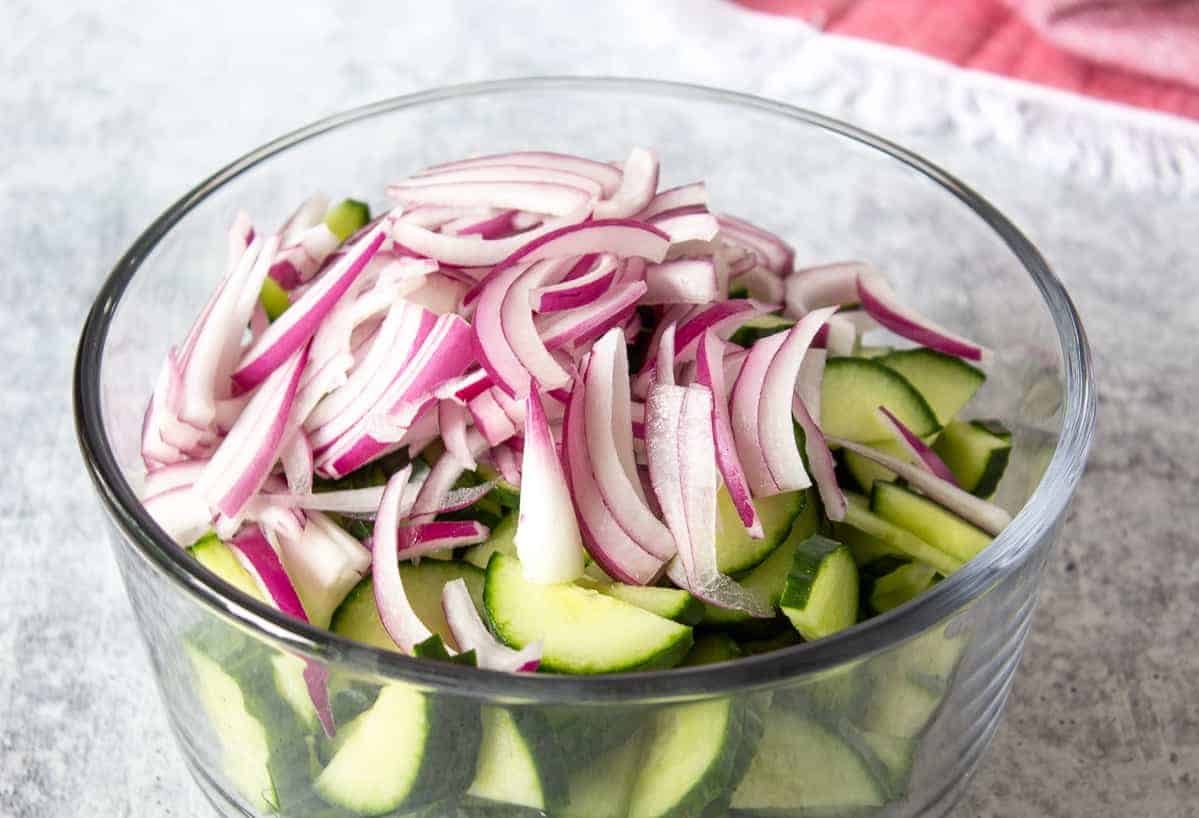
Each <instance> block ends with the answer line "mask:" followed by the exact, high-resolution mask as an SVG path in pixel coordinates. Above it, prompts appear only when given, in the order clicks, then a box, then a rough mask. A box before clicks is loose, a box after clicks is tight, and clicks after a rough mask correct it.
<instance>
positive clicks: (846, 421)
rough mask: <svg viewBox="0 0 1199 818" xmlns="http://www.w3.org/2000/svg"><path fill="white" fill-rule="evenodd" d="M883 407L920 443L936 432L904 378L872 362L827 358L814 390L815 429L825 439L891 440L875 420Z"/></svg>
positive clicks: (931, 418)
mask: <svg viewBox="0 0 1199 818" xmlns="http://www.w3.org/2000/svg"><path fill="white" fill-rule="evenodd" d="M879 406H886V407H887V408H888V409H889V410H891V412H892V413H894V415H895V416H896V417H897V418H899V419H900V420H901V421H903V423H904V425H905V426H907V427H908V428H909V429H911V430H912V431H913V432H914V433H915V434H917V435H919V436H920V437H925V436H927V435H931V434H935V433H936V432H937V430H938V429H940V424H939V423H938V422H937V416H936V414H935V413H934V412H933V410H932V408H931V407H930V406H929V405H928V402H927V401H926V400H925V399H924V397H923V396H922V395H921V394H920V393H919V392H918V391H917V390H916V388H915V387H914V386H912V384H911V383H909V382H908V380H907V379H906V378H904V377H903V376H902V375H900V374H899V373H898V372H896V371H895V370H893V369H890V368H889V367H886V366H884V365H883V364H881V363H879V362H878V361H877V360H873V359H868V358H846V357H835V358H829V359H828V363H826V364H825V367H824V381H823V383H822V384H821V388H820V428H821V429H823V430H824V432H825V434H828V435H834V436H837V437H843V438H846V439H848V440H854V441H857V442H859V443H871V444H873V443H877V442H879V441H883V440H891V439H892V436H891V433H890V431H889V430H888V429H887V427H886V426H885V425H884V424H883V422H882V421H881V420H879V418H878V412H877V410H878V407H879Z"/></svg>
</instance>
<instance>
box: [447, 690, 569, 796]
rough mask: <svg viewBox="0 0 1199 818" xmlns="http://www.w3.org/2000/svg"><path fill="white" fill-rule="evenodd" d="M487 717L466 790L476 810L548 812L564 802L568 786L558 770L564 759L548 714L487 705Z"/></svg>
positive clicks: (485, 708) (563, 775)
mask: <svg viewBox="0 0 1199 818" xmlns="http://www.w3.org/2000/svg"><path fill="white" fill-rule="evenodd" d="M482 715H483V741H482V745H481V747H480V748H479V757H478V761H477V763H476V766H475V770H474V779H473V780H472V781H471V784H470V788H469V789H468V790H467V791H466V795H467V798H468V799H470V801H471V806H473V807H475V808H479V807H485V806H495V805H509V806H514V807H524V808H527V809H529V810H534V811H537V812H545V811H546V810H548V809H550V808H551V807H552V806H555V805H557V804H558V803H560V802H561V801H562V800H563V798H564V792H563V788H564V787H565V784H566V781H565V773H564V771H563V770H562V769H561V768H560V766H559V765H560V764H561V762H562V760H563V758H562V754H561V753H560V752H559V751H558V750H557V748H556V747H555V746H554V743H553V730H552V729H551V727H550V724H549V722H548V721H546V720H545V718H544V716H542V715H541V714H539V713H537V712H534V711H519V712H518V711H514V710H509V709H507V708H504V707H484V708H483V713H482ZM471 811H475V810H471ZM487 811H488V812H489V814H490V813H493V810H487Z"/></svg>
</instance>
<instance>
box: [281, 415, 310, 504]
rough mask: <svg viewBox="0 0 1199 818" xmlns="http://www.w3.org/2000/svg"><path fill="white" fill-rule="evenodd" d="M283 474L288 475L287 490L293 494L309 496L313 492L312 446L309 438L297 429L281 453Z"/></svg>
mask: <svg viewBox="0 0 1199 818" xmlns="http://www.w3.org/2000/svg"><path fill="white" fill-rule="evenodd" d="M279 460H280V461H281V462H282V463H283V473H284V474H285V475H287V488H288V491H290V492H291V493H292V494H308V493H310V492H311V491H312V446H311V445H309V443H308V436H307V435H305V434H304V433H303V432H302V431H300V430H299V429H297V430H296V431H295V432H294V433H292V436H291V437H290V438H289V439H288V441H287V442H286V443H285V444H283V448H282V449H281V450H280V451H279Z"/></svg>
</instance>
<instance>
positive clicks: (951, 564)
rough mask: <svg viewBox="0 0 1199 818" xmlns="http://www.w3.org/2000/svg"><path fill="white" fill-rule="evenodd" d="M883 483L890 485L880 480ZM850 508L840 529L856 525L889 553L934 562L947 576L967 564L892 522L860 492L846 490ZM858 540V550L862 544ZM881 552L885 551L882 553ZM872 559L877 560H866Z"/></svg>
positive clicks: (934, 565) (864, 535) (856, 547)
mask: <svg viewBox="0 0 1199 818" xmlns="http://www.w3.org/2000/svg"><path fill="white" fill-rule="evenodd" d="M879 485H890V484H888V483H880V484H879ZM845 499H846V500H848V508H847V510H846V512H845V520H844V522H843V523H842V524H840V525H838V526H837V530H838V531H842V530H843V529H845V528H853V529H856V530H857V531H858V532H860V533H861V535H862V537H863V540H862V541H864V538H865V537H870V538H872V539H873V540H874V541H875V542H876V543H882V544H883V545H884V546H885V548H886V549H887V550H886V552H885V553H887V554H895V555H898V556H902V557H906V558H908V559H913V560H917V561H919V562H923V563H926V564H927V565H931V566H932V567H933V568H935V569H937V571H938V572H939V573H941V574H943V575H945V576H949V575H950V574H952V573H953V572H954V571H956V570H958V569H959V568H961V567H962V565H963V564H964V561H963V560H960V559H958V558H957V557H954V556H952V555H951V554H948V553H946V552H944V551H942V550H941V549H939V548H934V547H933V546H932V545H930V544H929V543H927V542H925V541H924V540H922V539H921V538H920V537H918V536H916V535H915V534H913V533H912V532H911V531H908V530H907V529H906V528H901V527H900V526H898V525H896V524H894V523H892V522H889V521H887V520H885V519H883V518H882V517H880V516H879V515H877V514H875V513H874V512H873V511H871V510H870V501H869V500H867V499H866V498H865V497H862V496H861V495H860V494H851V493H848V492H846V495H845ZM856 542H857V540H855V550H857V549H858V548H859V546H858V545H857V544H856ZM880 556H881V555H880ZM865 561H866V562H872V561H873V560H870V559H868V560H865Z"/></svg>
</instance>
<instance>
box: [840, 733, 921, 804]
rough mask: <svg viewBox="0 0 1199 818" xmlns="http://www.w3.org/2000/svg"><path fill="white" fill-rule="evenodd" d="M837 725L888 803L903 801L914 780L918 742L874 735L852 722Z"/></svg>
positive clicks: (881, 734) (884, 735)
mask: <svg viewBox="0 0 1199 818" xmlns="http://www.w3.org/2000/svg"><path fill="white" fill-rule="evenodd" d="M835 724H836V730H837V732H838V733H839V734H840V735H841V737H842V738H844V739H845V741H847V742H849V744H850V746H852V747H853V748H854V749H855V750H856V751H857V752H858V755H860V756H861V757H862V760H863V761H865V762H866V766H867V767H869V768H870V771H871V773H873V775H874V777H875V779H876V780H877V781H878V782H879V783H880V784H881V785H882V787H883V789H884V791H885V792H886V794H887V799H888V800H889V801H896V800H898V799H900V798H903V796H904V795H905V794H906V793H907V789H908V781H909V780H910V779H911V776H912V762H913V761H914V760H915V757H916V748H917V746H918V743H917V742H916V740H914V739H910V738H902V737H899V736H888V735H886V734H884V733H872V732H870V731H869V730H863V729H861V728H860V727H858V726H857V725H855V724H853V723H852V722H851V721H850V720H849V719H838V720H837V721H836V723H835Z"/></svg>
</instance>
